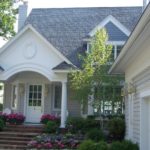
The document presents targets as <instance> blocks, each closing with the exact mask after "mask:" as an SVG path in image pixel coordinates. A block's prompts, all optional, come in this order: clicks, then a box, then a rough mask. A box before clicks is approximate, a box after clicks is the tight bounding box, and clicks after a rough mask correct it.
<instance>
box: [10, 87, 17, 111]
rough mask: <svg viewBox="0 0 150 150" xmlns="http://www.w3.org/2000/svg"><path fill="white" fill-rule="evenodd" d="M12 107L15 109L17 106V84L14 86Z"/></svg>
mask: <svg viewBox="0 0 150 150" xmlns="http://www.w3.org/2000/svg"><path fill="white" fill-rule="evenodd" d="M11 107H12V108H13V109H16V108H17V85H13V86H12V103H11Z"/></svg>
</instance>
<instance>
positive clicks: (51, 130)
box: [45, 121, 58, 133]
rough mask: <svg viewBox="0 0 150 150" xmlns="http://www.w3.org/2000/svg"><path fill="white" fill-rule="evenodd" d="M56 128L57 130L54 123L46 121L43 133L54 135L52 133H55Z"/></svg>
mask: <svg viewBox="0 0 150 150" xmlns="http://www.w3.org/2000/svg"><path fill="white" fill-rule="evenodd" d="M57 128H58V125H57V123H56V122H54V121H48V122H47V124H46V126H45V132H46V133H54V132H56V130H57Z"/></svg>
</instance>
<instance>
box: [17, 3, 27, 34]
mask: <svg viewBox="0 0 150 150" xmlns="http://www.w3.org/2000/svg"><path fill="white" fill-rule="evenodd" d="M27 11H28V2H27V1H24V2H23V4H22V5H20V6H19V17H18V31H19V30H20V29H21V28H22V27H23V25H24V23H25V20H26V18H27Z"/></svg>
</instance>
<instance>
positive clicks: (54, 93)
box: [53, 83, 62, 111]
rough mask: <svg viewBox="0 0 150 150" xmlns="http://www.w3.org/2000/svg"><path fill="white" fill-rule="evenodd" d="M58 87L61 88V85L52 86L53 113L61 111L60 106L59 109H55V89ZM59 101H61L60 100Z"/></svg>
mask: <svg viewBox="0 0 150 150" xmlns="http://www.w3.org/2000/svg"><path fill="white" fill-rule="evenodd" d="M58 85H60V86H61V84H59V83H55V84H54V85H53V110H54V111H60V110H61V106H60V108H55V87H56V86H58ZM61 90H62V87H61ZM60 100H61V99H60Z"/></svg>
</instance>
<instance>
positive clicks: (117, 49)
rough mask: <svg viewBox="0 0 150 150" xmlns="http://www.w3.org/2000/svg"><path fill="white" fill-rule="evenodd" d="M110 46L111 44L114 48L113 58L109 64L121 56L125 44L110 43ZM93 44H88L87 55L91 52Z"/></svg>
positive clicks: (111, 57)
mask: <svg viewBox="0 0 150 150" xmlns="http://www.w3.org/2000/svg"><path fill="white" fill-rule="evenodd" d="M108 44H111V45H112V46H113V47H112V53H111V56H110V60H109V62H113V61H114V60H115V59H116V58H117V57H118V55H119V54H120V52H121V49H122V47H123V44H122V43H115V42H114V43H111V42H108ZM91 47H92V46H91V43H90V42H88V43H87V53H89V52H90V51H91Z"/></svg>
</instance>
